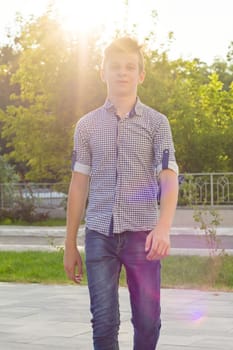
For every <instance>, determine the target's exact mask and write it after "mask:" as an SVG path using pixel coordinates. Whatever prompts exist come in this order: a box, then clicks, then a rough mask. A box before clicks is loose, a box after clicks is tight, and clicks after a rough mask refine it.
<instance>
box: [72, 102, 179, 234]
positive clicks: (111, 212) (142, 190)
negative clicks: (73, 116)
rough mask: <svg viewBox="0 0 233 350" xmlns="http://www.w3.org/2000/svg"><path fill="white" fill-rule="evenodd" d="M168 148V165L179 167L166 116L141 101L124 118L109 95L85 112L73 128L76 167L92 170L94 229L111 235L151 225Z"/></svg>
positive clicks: (89, 220)
mask: <svg viewBox="0 0 233 350" xmlns="http://www.w3.org/2000/svg"><path fill="white" fill-rule="evenodd" d="M164 149H169V162H168V168H169V169H172V170H173V171H175V172H176V173H178V167H177V164H176V159H175V151H174V146H173V140H172V134H171V130H170V126H169V122H168V120H167V118H166V117H165V116H164V115H162V114H161V113H159V112H157V111H155V110H154V109H152V108H150V107H148V106H146V105H144V104H143V103H141V101H140V100H139V98H137V101H136V104H135V106H134V108H133V109H132V110H131V112H130V113H129V114H128V115H127V116H126V117H125V118H122V119H121V118H119V117H118V116H117V114H116V110H115V108H114V106H113V104H112V103H111V102H110V101H109V100H106V102H105V104H104V105H103V106H101V107H100V108H98V109H96V110H94V111H91V112H90V113H88V114H87V115H85V116H84V117H82V118H81V119H80V120H79V121H78V123H77V125H76V129H75V134H74V152H73V155H74V159H73V166H72V170H73V171H77V172H80V173H83V174H87V175H90V190H89V197H88V206H87V210H86V225H87V227H88V228H89V229H91V230H95V231H98V232H99V233H102V234H105V235H109V234H110V231H111V230H112V232H113V233H122V232H124V231H144V230H152V229H153V228H154V227H155V225H156V222H157V217H158V204H157V192H158V183H157V175H158V174H159V172H160V171H161V170H162V154H163V150H164Z"/></svg>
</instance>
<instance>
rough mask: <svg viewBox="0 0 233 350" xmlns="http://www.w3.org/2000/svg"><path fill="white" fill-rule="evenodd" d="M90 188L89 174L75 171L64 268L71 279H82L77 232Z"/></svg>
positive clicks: (69, 207) (70, 190)
mask: <svg viewBox="0 0 233 350" xmlns="http://www.w3.org/2000/svg"><path fill="white" fill-rule="evenodd" d="M88 190H89V176H88V175H84V174H81V173H79V172H73V173H72V178H71V182H70V187H69V193H68V201H67V229H66V240H65V252H64V268H65V271H66V274H67V276H68V278H69V279H71V280H73V281H74V282H76V283H79V282H80V281H81V279H82V274H83V271H82V259H81V256H80V253H79V251H78V248H77V232H78V229H79V226H80V224H81V221H82V218H83V215H84V211H85V207H86V201H87V196H88Z"/></svg>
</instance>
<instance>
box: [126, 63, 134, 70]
mask: <svg viewBox="0 0 233 350" xmlns="http://www.w3.org/2000/svg"><path fill="white" fill-rule="evenodd" d="M126 68H127V69H128V70H135V69H136V67H135V65H133V64H128V65H127V67H126Z"/></svg>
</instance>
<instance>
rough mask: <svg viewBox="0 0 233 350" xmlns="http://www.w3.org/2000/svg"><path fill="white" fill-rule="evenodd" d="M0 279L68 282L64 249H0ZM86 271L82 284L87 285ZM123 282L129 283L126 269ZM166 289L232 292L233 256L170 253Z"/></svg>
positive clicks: (165, 264)
mask: <svg viewBox="0 0 233 350" xmlns="http://www.w3.org/2000/svg"><path fill="white" fill-rule="evenodd" d="M0 281H1V282H21V283H45V284H51V283H53V284H68V283H72V282H70V281H68V279H67V277H66V275H65V272H64V270H63V251H62V250H60V251H59V250H58V251H52V252H41V251H38V252H36V251H27V252H13V251H0ZM86 282H87V281H86V272H85V268H84V278H83V282H82V284H86ZM120 285H121V286H125V285H126V279H125V272H124V270H123V271H122V273H121V278H120ZM162 287H163V288H195V289H209V290H210V289H211V290H227V291H233V256H228V255H225V256H218V257H215V258H214V259H211V258H209V257H197V256H170V257H167V258H166V259H164V260H163V261H162Z"/></svg>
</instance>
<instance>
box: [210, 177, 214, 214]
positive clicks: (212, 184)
mask: <svg viewBox="0 0 233 350" xmlns="http://www.w3.org/2000/svg"><path fill="white" fill-rule="evenodd" d="M210 205H211V207H213V206H214V177H213V174H210Z"/></svg>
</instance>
